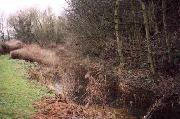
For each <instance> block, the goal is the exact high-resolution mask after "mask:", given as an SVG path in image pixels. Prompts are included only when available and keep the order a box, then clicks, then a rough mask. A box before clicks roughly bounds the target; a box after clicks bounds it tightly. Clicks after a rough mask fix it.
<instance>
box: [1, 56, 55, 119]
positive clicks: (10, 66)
mask: <svg viewBox="0 0 180 119" xmlns="http://www.w3.org/2000/svg"><path fill="white" fill-rule="evenodd" d="M30 65H31V64H30V63H27V62H25V61H20V60H12V59H10V58H9V56H7V55H4V56H3V55H2V56H0V119H28V118H30V116H31V115H32V114H33V113H34V112H35V111H36V110H35V109H34V107H33V102H35V101H37V100H39V99H40V98H42V97H43V96H47V95H52V94H50V93H49V91H48V89H47V88H45V87H43V86H41V85H40V84H38V83H33V82H32V81H30V80H28V78H27V73H26V67H27V66H30Z"/></svg>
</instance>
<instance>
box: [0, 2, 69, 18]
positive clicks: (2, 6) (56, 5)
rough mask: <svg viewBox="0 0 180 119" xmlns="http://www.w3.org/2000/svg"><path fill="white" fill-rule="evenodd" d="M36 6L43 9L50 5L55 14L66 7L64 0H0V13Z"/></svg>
mask: <svg viewBox="0 0 180 119" xmlns="http://www.w3.org/2000/svg"><path fill="white" fill-rule="evenodd" d="M29 7H36V8H38V9H40V10H44V9H46V8H47V7H51V8H52V10H53V12H54V13H55V14H56V15H59V14H62V13H63V10H64V8H65V7H67V4H66V1H65V0H0V13H3V14H5V15H9V14H11V13H15V12H16V11H18V10H20V9H25V8H29Z"/></svg>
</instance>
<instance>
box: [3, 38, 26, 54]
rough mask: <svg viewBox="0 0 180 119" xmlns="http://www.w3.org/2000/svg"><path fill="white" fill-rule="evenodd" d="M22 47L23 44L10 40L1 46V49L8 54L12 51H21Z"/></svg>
mask: <svg viewBox="0 0 180 119" xmlns="http://www.w3.org/2000/svg"><path fill="white" fill-rule="evenodd" d="M23 46H24V43H22V42H21V41H19V40H10V41H6V42H5V43H4V44H3V49H4V51H5V52H6V53H9V52H11V51H13V50H17V49H21V48H22V47H23Z"/></svg>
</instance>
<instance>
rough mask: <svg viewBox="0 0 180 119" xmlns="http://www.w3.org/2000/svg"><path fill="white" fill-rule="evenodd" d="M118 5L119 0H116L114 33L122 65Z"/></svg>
mask: <svg viewBox="0 0 180 119" xmlns="http://www.w3.org/2000/svg"><path fill="white" fill-rule="evenodd" d="M119 7H120V0H116V4H115V11H114V22H115V35H116V42H117V48H118V54H119V58H120V63H121V65H122V66H123V65H124V57H123V53H122V47H123V44H122V43H123V41H122V38H121V34H120V31H119V24H120V17H119Z"/></svg>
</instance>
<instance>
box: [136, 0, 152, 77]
mask: <svg viewBox="0 0 180 119" xmlns="http://www.w3.org/2000/svg"><path fill="white" fill-rule="evenodd" d="M139 1H140V3H141V6H142V10H143V17H144V25H145V31H146V43H147V48H148V60H149V61H148V62H149V63H150V70H151V72H152V74H153V75H154V74H155V66H154V61H153V56H152V48H151V39H150V31H149V24H148V15H147V11H146V6H145V3H144V2H142V1H141V0H139Z"/></svg>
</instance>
